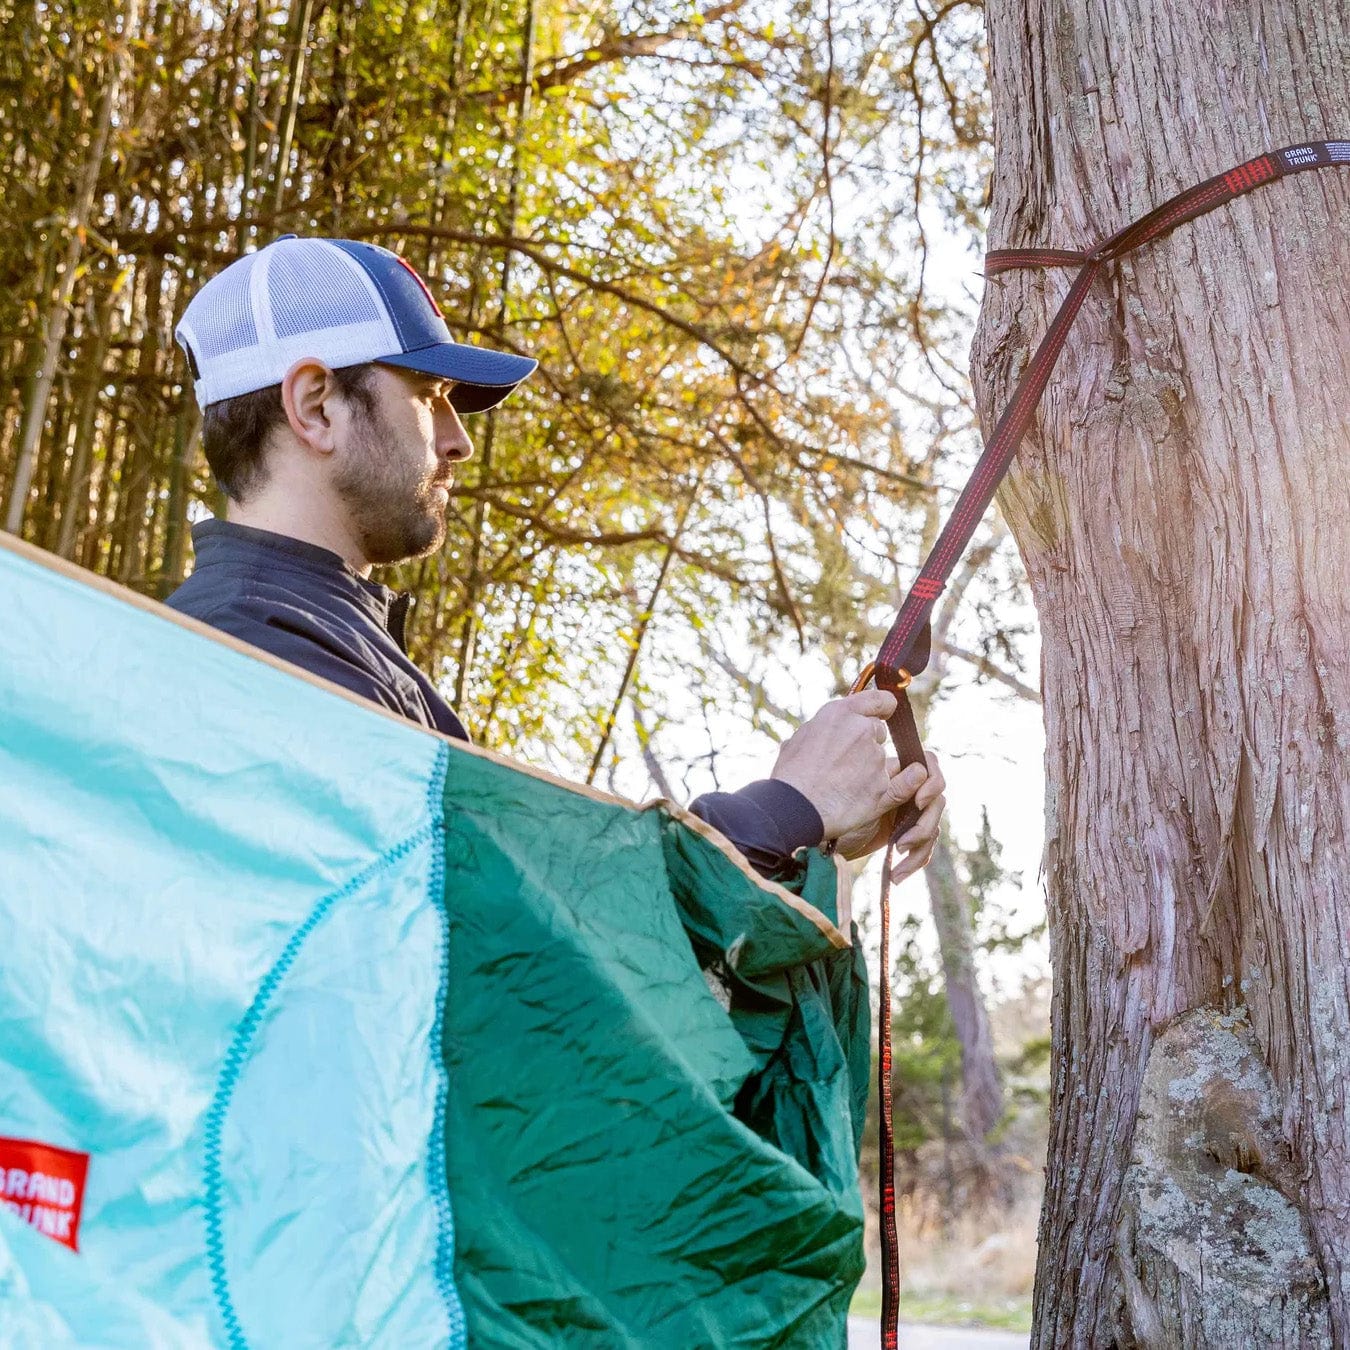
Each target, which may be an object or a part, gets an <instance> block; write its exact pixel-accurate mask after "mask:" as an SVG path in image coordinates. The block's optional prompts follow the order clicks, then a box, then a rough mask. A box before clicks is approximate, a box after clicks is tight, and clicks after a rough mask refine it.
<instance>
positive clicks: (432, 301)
mask: <svg viewBox="0 0 1350 1350" xmlns="http://www.w3.org/2000/svg"><path fill="white" fill-rule="evenodd" d="M394 257H396V258H398V254H397V253H395V254H394ZM398 260H399V262H400V263H401V264H402V265H403V267H404V269H405V270H406V271H407V273H408V275H409V276H410V277H412V279H413V280H414V281H415V282H416V283H417V284H418V285H419V286H420V287H421V288H422V294H423V295H425V296H426V298H427V304H429V305H430V306H431V308H432V311H433V312H434V313H435V315H436V317H437V318H438V319H444V318H445V315H444V314H442V313H441V307H440V306H439V305H438V304H437V303H436V297H435V296H434V295H432V293H431V291H430V289H429V288H428V286H427V283H426V282H425V281H423V280H422V278H421V277H419V276H418V275H417V269H416V268H415V267H414V266H413V265H412V263H410V262H408V261H407V259H406V258H398Z"/></svg>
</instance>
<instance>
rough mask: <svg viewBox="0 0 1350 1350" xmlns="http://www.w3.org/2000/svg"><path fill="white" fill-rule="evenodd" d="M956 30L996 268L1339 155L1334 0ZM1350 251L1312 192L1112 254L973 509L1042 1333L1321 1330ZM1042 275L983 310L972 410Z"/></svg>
mask: <svg viewBox="0 0 1350 1350" xmlns="http://www.w3.org/2000/svg"><path fill="white" fill-rule="evenodd" d="M988 20H989V34H990V44H991V51H992V56H993V62H992V88H993V96H994V110H995V128H996V145H997V158H996V166H995V175H994V202H993V221H992V226H991V231H990V235H991V242H992V243H993V244H994V245H995V246H1004V245H1014V246H1016V245H1037V246H1056V245H1057V246H1062V247H1075V248H1077V247H1084V246H1087V245H1089V244H1091V243H1093V242H1095V241H1096V240H1098V239H1100V238H1102V237H1103V236H1104V235H1105V234H1107V233H1109V232H1110V231H1111V230H1113V229H1115V228H1116V227H1118V226H1119V225H1121V224H1124V223H1125V222H1127V221H1129V220H1131V219H1134V218H1135V217H1137V216H1139V215H1140V214H1142V213H1143V212H1144V211H1145V210H1146V209H1147V208H1149V207H1150V206H1152V205H1154V204H1156V203H1158V202H1161V201H1162V200H1164V199H1165V198H1167V197H1168V196H1170V195H1171V194H1173V193H1174V192H1176V191H1178V190H1180V189H1182V188H1184V187H1186V186H1189V185H1190V184H1192V183H1194V182H1197V181H1199V180H1201V179H1204V178H1206V177H1208V176H1209V175H1211V174H1213V173H1216V172H1219V171H1221V170H1222V169H1224V168H1225V167H1227V166H1230V165H1232V164H1234V163H1237V162H1239V161H1242V160H1245V159H1247V158H1249V157H1250V156H1251V155H1253V154H1255V153H1257V152H1258V151H1260V150H1262V149H1265V148H1274V147H1277V146H1281V145H1287V144H1291V143H1297V142H1299V141H1301V140H1306V139H1315V138H1323V137H1328V136H1335V135H1336V134H1338V133H1339V134H1340V135H1345V134H1346V130H1347V128H1346V125H1345V118H1346V110H1347V109H1348V108H1350V76H1348V75H1347V72H1350V27H1347V25H1346V23H1345V21H1344V20H1345V16H1344V13H1343V12H1340V11H1338V10H1336V8H1335V7H1334V6H1333V7H1330V8H1328V7H1325V6H1319V5H1306V6H1297V7H1296V8H1295V10H1292V11H1291V9H1290V7H1289V6H1288V5H1280V4H1274V3H1267V2H1266V0H1247V3H1243V4H1236V5H1222V6H1206V7H1204V9H1203V13H1201V12H1198V11H1195V10H1183V9H1177V8H1176V7H1174V6H1167V5H1164V4H1160V3H1156V2H1155V0H1126V3H1123V4H1118V5H1112V6H1109V7H1107V6H1104V5H1099V4H1095V3H1086V0H1072V2H1071V3H1059V2H1057V3H1032V4H1031V5H1030V6H1027V5H1021V4H1012V3H1010V2H1009V0H991V3H990V5H989V9H988ZM1348 241H1350V181H1347V179H1346V176H1345V175H1344V174H1343V173H1339V172H1323V173H1320V174H1317V175H1314V176H1311V177H1310V178H1308V179H1302V180H1294V181H1289V182H1282V183H1279V184H1276V185H1274V186H1272V187H1271V188H1270V189H1268V190H1267V191H1264V192H1262V193H1259V194H1256V195H1252V196H1248V197H1245V198H1243V199H1241V200H1240V201H1238V202H1235V203H1234V204H1232V205H1231V206H1228V207H1226V208H1223V209H1221V210H1220V211H1217V212H1215V213H1212V214H1210V215H1207V216H1205V217H1204V218H1202V219H1200V220H1198V221H1196V222H1195V223H1194V224H1192V225H1189V226H1187V227H1185V228H1184V229H1182V230H1180V231H1178V232H1177V233H1176V234H1174V235H1172V236H1171V237H1169V238H1167V239H1166V240H1164V241H1162V242H1160V243H1158V244H1156V245H1154V246H1152V247H1150V248H1148V249H1146V250H1143V251H1141V252H1139V253H1137V254H1135V255H1133V256H1132V257H1130V258H1129V259H1127V260H1125V261H1123V262H1122V263H1121V264H1120V265H1119V266H1116V267H1113V268H1112V269H1111V270H1110V273H1109V278H1108V280H1106V281H1104V282H1103V283H1102V284H1100V285H1099V286H1098V288H1097V291H1096V293H1095V294H1094V295H1093V296H1092V297H1091V298H1090V299H1089V302H1088V305H1087V306H1086V308H1085V310H1084V313H1083V315H1082V317H1081V318H1080V320H1079V323H1078V326H1077V328H1076V330H1075V333H1074V336H1073V337H1072V339H1071V340H1070V343H1069V346H1068V348H1067V350H1066V352H1065V355H1064V357H1063V360H1062V362H1061V365H1060V370H1059V374H1058V376H1057V378H1056V379H1055V381H1054V383H1053V384H1052V386H1051V389H1050V391H1049V394H1048V396H1047V398H1046V401H1045V404H1044V408H1043V411H1042V414H1041V417H1040V423H1039V432H1038V433H1037V434H1036V435H1034V436H1033V437H1030V438H1029V440H1028V444H1027V445H1026V446H1025V448H1024V449H1023V452H1022V457H1021V466H1020V468H1019V469H1018V470H1017V472H1016V473H1015V475H1014V476H1013V478H1012V479H1011V481H1010V484H1009V486H1008V487H1007V489H1006V490H1005V491H1004V493H1003V499H1002V500H1003V508H1004V511H1005V512H1006V515H1007V518H1008V521H1009V523H1010V525H1011V528H1012V530H1013V533H1014V534H1015V536H1016V537H1017V541H1018V544H1019V546H1020V548H1021V551H1022V556H1023V558H1024V560H1025V563H1026V567H1027V572H1028V576H1029V578H1030V582H1031V587H1032V590H1033V593H1034V595H1035V598H1036V604H1037V609H1038V611H1039V614H1040V620H1041V628H1042V634H1043V641H1044V655H1043V691H1044V696H1045V706H1046V731H1047V738H1048V747H1047V768H1048V773H1049V791H1048V798H1047V805H1048V810H1047V832H1048V838H1047V855H1046V871H1047V881H1048V888H1049V913H1050V923H1051V943H1052V956H1053V963H1054V971H1055V991H1054V1008H1053V1023H1054V1025H1053V1063H1052V1073H1053V1080H1052V1081H1053V1100H1052V1121H1051V1156H1050V1166H1049V1173H1048V1179H1047V1195H1046V1201H1045V1209H1044V1213H1043V1218H1042V1224H1041V1236H1040V1266H1039V1271H1038V1278H1037V1296H1036V1313H1035V1321H1036V1329H1035V1341H1036V1344H1038V1345H1042V1346H1050V1345H1055V1346H1060V1345H1076V1346H1089V1345H1092V1346H1100V1345H1110V1344H1141V1345H1148V1346H1163V1345H1167V1346H1176V1345H1185V1346H1201V1345H1203V1346H1218V1345H1225V1346H1234V1345H1275V1344H1279V1345H1331V1344H1333V1343H1334V1344H1345V1343H1347V1341H1350V1136H1347V1115H1346V1112H1345V1110H1344V1108H1343V1102H1344V1098H1345V1095H1346V1091H1347V1087H1348V1086H1350V999H1348V995H1347V989H1348V985H1347V980H1346V969H1347V947H1346V933H1347V931H1348V925H1350V882H1348V881H1347V868H1346V856H1347V853H1346V845H1347V828H1348V827H1350V788H1348V785H1350V749H1348V747H1350V599H1348V597H1350V546H1348V545H1350V539H1348V538H1347V528H1348V527H1347V519H1350V514H1348V513H1347V506H1350V499H1347V496H1346V491H1345V479H1346V471H1347V468H1350V437H1348V436H1347V430H1346V420H1345V415H1344V409H1345V400H1346V394H1347V390H1350V343H1347V341H1346V319H1345V305H1344V298H1343V296H1342V294H1341V293H1340V289H1339V287H1338V286H1336V285H1328V278H1335V277H1339V276H1341V275H1343V274H1344V272H1345V271H1346V269H1347V267H1348V266H1350V242H1348ZM1068 284H1069V276H1068V274H1066V273H1050V274H1045V275H1035V274H1029V273H1015V274H1012V275H1011V276H1010V277H1009V279H1008V280H1007V281H1006V282H1003V283H1000V284H999V285H996V286H994V287H991V288H990V291H989V294H988V297H987V300H986V305H985V309H984V312H983V314H982V318H981V327H980V332H979V338H978V341H977V343H976V348H975V353H974V358H973V361H972V368H973V370H974V372H975V374H976V377H977V387H978V390H979V394H980V402H981V408H982V412H983V413H984V415H985V418H986V420H988V419H989V418H991V417H992V415H993V414H994V412H995V410H996V409H997V408H998V407H1000V406H1001V405H1002V403H1003V401H1004V399H1005V398H1006V396H1007V395H1008V393H1009V392H1010V390H1011V385H1012V381H1013V378H1014V376H1015V374H1016V373H1017V369H1018V366H1019V364H1020V363H1021V362H1022V361H1024V360H1025V357H1026V354H1027V353H1028V352H1029V351H1030V349H1031V347H1032V345H1033V344H1034V342H1035V341H1036V339H1037V338H1038V337H1039V335H1040V333H1041V331H1042V330H1043V328H1044V325H1045V323H1046V322H1047V320H1048V318H1049V316H1050V314H1051V312H1052V310H1053V308H1054V307H1055V306H1056V305H1057V304H1058V303H1059V300H1060V298H1061V297H1062V295H1063V294H1064V292H1065V290H1066V289H1067V286H1068Z"/></svg>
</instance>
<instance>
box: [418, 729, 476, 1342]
mask: <svg viewBox="0 0 1350 1350" xmlns="http://www.w3.org/2000/svg"><path fill="white" fill-rule="evenodd" d="M449 764H450V752H449V750H448V748H447V747H446V746H444V745H442V746H441V747H440V749H439V750H438V751H437V752H436V764H435V766H434V768H433V770H432V776H431V782H430V783H429V784H428V785H427V810H428V812H429V813H430V814H431V816H432V827H433V828H434V829H440V828H441V826H442V825H443V823H444V816H443V814H442V813H443V809H444V808H443V797H444V795H445V775H446V772H447V770H448V768H449ZM427 893H428V897H429V899H430V901H431V905H432V907H433V908H434V909H435V911H436V914H437V915H438V917H439V918H440V923H441V977H440V982H439V984H438V985H437V988H436V1015H435V1019H434V1023H433V1025H432V1028H431V1063H432V1065H433V1067H434V1068H435V1070H436V1113H435V1119H434V1120H433V1122H432V1126H431V1147H430V1149H429V1151H428V1156H427V1172H428V1177H427V1180H428V1182H429V1183H430V1186H431V1197H432V1200H433V1201H434V1203H435V1205H436V1287H437V1288H438V1289H439V1290H440V1292H441V1298H442V1299H444V1301H445V1310H446V1313H447V1315H448V1316H449V1318H450V1344H451V1345H452V1346H455V1347H463V1346H467V1345H468V1327H467V1324H466V1322H465V1317H464V1305H463V1303H462V1302H461V1301H460V1297H459V1290H458V1289H456V1287H455V1214H454V1208H453V1206H452V1205H451V1203H450V1177H449V1173H448V1172H447V1170H446V1158H445V1112H446V1097H447V1094H448V1093H449V1090H450V1075H449V1072H448V1071H447V1069H446V1067H445V1053H444V1047H445V1010H446V1006H447V1000H448V999H449V996H450V915H449V913H448V912H447V911H446V908H445V837H444V834H443V833H442V835H441V837H440V838H439V839H438V840H437V841H436V844H435V845H434V846H433V848H432V860H431V876H430V879H429V880H428V883H427Z"/></svg>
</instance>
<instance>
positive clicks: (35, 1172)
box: [0, 1135, 89, 1251]
mask: <svg viewBox="0 0 1350 1350" xmlns="http://www.w3.org/2000/svg"><path fill="white" fill-rule="evenodd" d="M88 1171H89V1155H88V1154H87V1153H76V1152H75V1150H74V1149H69V1148H57V1147H56V1146H55V1145H54V1144H39V1143H37V1142H35V1141H34V1140H32V1139H6V1138H4V1137H3V1136H2V1135H0V1205H3V1206H4V1207H5V1208H6V1209H9V1210H13V1211H14V1213H15V1214H17V1215H18V1216H19V1218H21V1219H22V1220H23V1221H24V1222H25V1223H28V1224H31V1225H32V1226H33V1227H34V1228H36V1229H37V1230H38V1232H39V1233H46V1234H47V1236H48V1237H53V1238H55V1239H56V1240H57V1241H58V1242H63V1243H65V1245H66V1246H67V1247H69V1248H71V1250H72V1251H79V1245H78V1243H77V1242H76V1238H77V1237H78V1236H79V1231H80V1207H81V1206H82V1205H83V1204H84V1178H85V1174H86V1173H87V1172H88Z"/></svg>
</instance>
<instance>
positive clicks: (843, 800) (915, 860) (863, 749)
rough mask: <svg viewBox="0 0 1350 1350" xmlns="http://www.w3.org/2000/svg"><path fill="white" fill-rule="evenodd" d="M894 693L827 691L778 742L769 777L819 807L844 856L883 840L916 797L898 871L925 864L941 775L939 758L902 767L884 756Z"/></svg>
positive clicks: (864, 850)
mask: <svg viewBox="0 0 1350 1350" xmlns="http://www.w3.org/2000/svg"><path fill="white" fill-rule="evenodd" d="M894 711H895V695H894V694H888V693H886V692H885V690H882V689H864V690H863V691H862V692H861V693H859V694H849V695H848V696H847V697H846V698H838V699H833V700H832V701H831V702H829V703H827V704H826V705H825V706H824V707H823V708H821V710H820V711H819V712H818V713H816V715H815V716H814V717H812V718H811V719H810V721H808V722H804V723H803V724H802V725H801V726H800V727H798V729H797V731H796V732H795V733H794V734H793V735H792V736H791V737H790V738H789V739H788V740H787V742H786V743H785V744H784V745H783V748H782V750H780V751H779V754H778V762H777V763H776V764H775V765H774V768H773V773H772V775H771V777H773V778H777V779H779V780H781V781H782V782H784V783H787V784H788V785H789V786H790V787H794V788H796V789H797V791H798V792H800V793H801V794H802V796H804V797H805V798H806V799H807V800H808V801H809V802H810V803H811V804H812V806H814V807H815V808H816V810H817V811H818V812H819V813H820V818H821V821H822V822H823V823H824V826H825V838H826V839H834V840H837V841H838V845H839V849H840V851H841V852H842V853H843V854H844V856H845V857H849V858H856V857H861V856H862V855H863V854H864V853H870V852H871V851H872V849H874V848H879V847H881V845H882V844H884V843H885V842H886V839H887V838H888V836H889V833H890V830H891V828H892V826H893V824H894V821H895V812H896V810H897V809H898V808H899V807H900V806H902V805H904V803H906V802H908V801H910V800H911V799H914V800H915V801H916V802H917V804H918V805H919V807H920V808H921V809H922V811H923V814H922V816H921V817H920V819H919V821H918V822H917V823H916V824H915V825H914V826H913V828H912V829H910V830H909V831H908V832H907V833H906V835H905V837H904V840H902V841H901V843H902V847H903V848H904V849H905V857H904V858H903V860H902V861H901V863H900V866H899V868H898V869H897V875H898V876H908V875H909V873H910V872H915V871H917V870H918V869H919V868H920V867H922V866H924V865H925V864H926V863H927V861H928V858H929V855H930V854H931V853H932V850H933V845H934V843H935V842H936V840H937V831H938V822H939V820H940V819H941V816H942V808H943V805H944V804H945V802H944V799H943V797H942V791H943V789H944V788H945V787H946V783H944V782H943V779H942V771H941V770H940V769H939V768H938V767H937V760H936V759H934V758H933V757H932V756H931V755H930V756H929V757H928V765H929V767H928V770H927V772H925V770H924V769H923V768H921V767H920V766H919V765H917V764H915V765H911V766H910V768H908V769H906V770H905V771H904V772H903V773H902V772H901V771H900V763H899V761H898V760H896V759H894V758H891V757H888V756H887V754H886V750H887V748H888V746H889V745H890V736H889V734H888V732H887V730H886V719H887V718H888V717H890V715H891V714H892V713H893V712H894Z"/></svg>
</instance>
